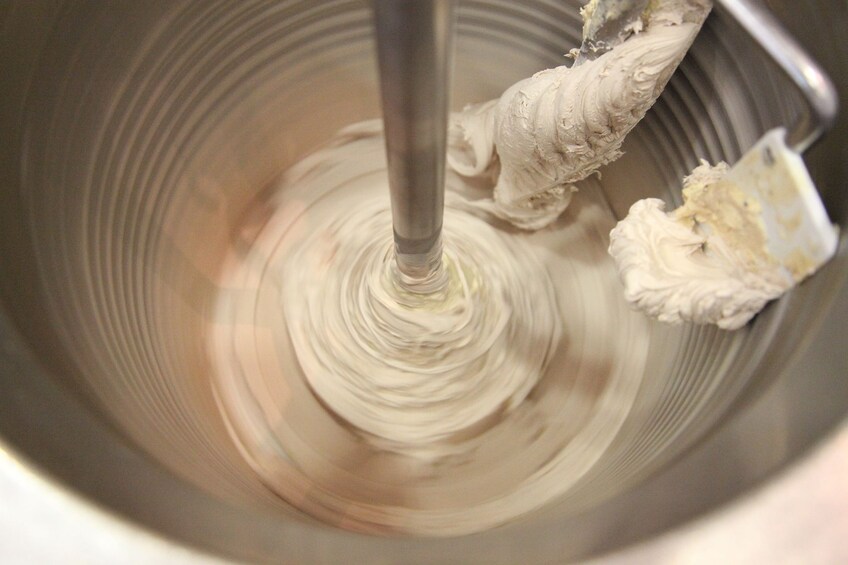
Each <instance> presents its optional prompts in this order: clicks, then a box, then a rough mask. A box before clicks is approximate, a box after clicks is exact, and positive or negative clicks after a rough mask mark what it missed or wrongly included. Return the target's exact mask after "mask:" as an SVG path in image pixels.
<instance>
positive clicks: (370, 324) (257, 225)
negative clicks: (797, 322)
mask: <svg viewBox="0 0 848 565" xmlns="http://www.w3.org/2000/svg"><path fill="white" fill-rule="evenodd" d="M447 190H448V194H447V201H448V205H447V209H446V212H445V233H444V236H445V237H444V249H445V261H446V266H447V268H448V276H449V280H450V284H449V285H448V288H447V289H446V291H445V295H444V296H440V297H424V296H414V295H411V294H409V293H408V292H406V291H404V290H402V289H399V288H398V287H397V286H396V283H395V280H394V278H393V277H392V276H391V270H392V268H393V263H392V261H391V255H390V249H391V238H392V235H391V228H390V214H389V196H388V195H389V192H388V183H387V178H386V162H385V147H384V143H383V138H382V132H381V131H380V124H379V122H366V123H363V124H358V125H356V126H352V127H350V128H347V129H346V130H345V131H343V132H341V133H340V134H339V135H338V136H337V137H336V138H335V139H334V140H333V141H332V142H331V143H330V145H329V146H328V147H326V148H324V149H322V150H320V151H318V152H316V153H314V154H313V155H311V156H309V157H307V158H306V159H303V160H302V161H300V162H299V163H297V164H296V165H295V166H294V167H292V168H291V169H290V170H289V171H288V172H287V173H286V174H285V176H284V178H283V179H282V181H281V182H280V184H279V187H278V190H276V191H275V193H274V195H273V197H272V198H271V200H270V201H269V202H268V203H267V204H265V205H263V206H262V207H260V208H259V209H258V210H257V211H256V215H255V217H251V218H250V219H248V221H246V224H245V233H244V235H243V236H241V237H240V238H239V239H240V240H241V241H247V242H250V245H248V246H245V247H239V248H237V249H234V250H233V253H232V257H231V261H230V262H229V263H228V264H227V265H226V266H225V267H224V270H223V272H222V278H221V280H220V281H219V283H218V284H219V285H220V287H221V288H222V289H223V290H222V291H221V292H220V293H219V300H218V303H217V305H216V315H215V319H216V324H215V326H214V327H213V328H211V336H210V337H211V343H210V352H211V353H212V355H213V361H214V365H215V369H216V370H215V371H214V372H213V374H214V378H215V391H216V397H217V399H218V402H219V403H220V406H221V409H222V410H221V411H222V413H223V414H224V415H225V416H226V419H227V424H228V426H229V429H230V430H231V433H232V436H233V438H234V440H235V441H236V443H237V445H238V446H239V448H240V449H241V450H242V452H243V453H244V456H245V459H246V460H247V461H248V462H249V463H250V464H251V465H252V466H253V468H254V469H255V470H256V472H257V473H258V474H259V476H260V477H261V478H262V479H263V480H264V481H265V482H266V484H268V486H269V487H270V488H272V489H274V490H275V491H276V492H277V493H279V494H280V495H281V496H282V497H283V498H284V499H286V500H287V501H289V502H291V503H292V504H293V505H294V506H296V507H297V508H300V509H302V510H305V511H307V512H308V513H310V514H311V515H314V516H317V517H319V518H321V519H323V520H325V521H328V522H330V523H332V524H336V525H339V526H341V527H344V528H349V529H355V530H362V531H368V532H382V533H386V532H406V533H412V534H416V535H458V534H462V533H469V532H474V531H479V530H483V529H487V528H490V527H494V526H498V525H501V524H504V523H506V522H509V521H511V520H513V519H514V518H516V517H517V516H521V515H522V514H525V513H527V512H530V511H532V510H534V509H537V508H539V507H541V506H542V505H544V504H545V503H547V502H549V501H550V500H552V499H554V498H557V497H568V500H569V504H570V505H579V504H583V503H586V500H591V497H592V496H595V494H593V493H596V491H595V490H593V489H582V490H581V488H582V487H581V485H582V484H583V482H585V481H584V480H583V479H585V478H586V476H587V473H589V472H590V470H591V469H593V467H594V466H595V465H597V464H598V461H599V460H601V459H602V458H603V457H604V455H605V453H606V452H607V451H608V449H609V448H610V446H611V445H612V442H613V440H614V439H615V438H616V437H617V435H618V434H619V431H620V429H621V426H622V425H623V423H624V421H625V419H626V418H627V417H628V414H629V411H630V408H631V406H633V403H634V400H635V398H636V395H637V393H638V392H639V390H640V386H642V384H643V380H642V379H643V375H644V372H645V363H646V359H647V354H648V347H649V344H650V340H651V332H652V330H651V329H650V328H649V326H648V322H647V320H646V319H645V318H644V316H642V315H641V314H639V313H636V312H633V311H632V310H631V309H630V308H629V307H628V305H627V303H626V301H625V300H624V298H623V297H622V295H621V288H620V285H619V282H618V280H617V276H616V271H615V266H614V265H613V263H612V261H610V260H609V258H608V255H607V253H606V246H605V238H606V234H608V233H609V230H610V229H611V228H612V227H613V225H614V224H615V218H614V216H613V215H612V213H611V211H610V210H609V209H608V208H607V207H606V204H605V203H604V200H603V197H602V194H601V192H600V190H598V189H597V188H595V187H594V185H592V184H590V185H587V187H586V188H585V189H584V192H583V193H581V198H580V202H579V204H578V205H575V206H573V207H571V208H570V209H569V210H567V211H566V212H565V214H564V217H563V219H562V220H561V221H560V222H556V223H555V224H553V225H551V226H550V227H549V228H547V229H545V230H540V231H537V232H526V231H520V230H515V229H513V228H510V227H509V226H508V225H505V224H504V223H503V222H499V221H494V222H489V221H487V220H489V219H491V218H487V214H485V213H483V212H480V211H479V210H477V209H476V208H475V207H474V206H473V205H471V204H469V202H473V201H476V200H479V199H480V198H484V197H486V195H487V194H488V195H490V194H491V185H489V186H488V187H482V186H481V183H469V182H467V181H466V180H465V179H464V178H462V177H460V176H458V175H456V174H454V173H449V174H448V179H447Z"/></svg>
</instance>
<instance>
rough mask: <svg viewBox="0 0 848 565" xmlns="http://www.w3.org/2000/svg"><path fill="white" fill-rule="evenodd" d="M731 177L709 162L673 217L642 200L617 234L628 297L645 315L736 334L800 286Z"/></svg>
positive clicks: (613, 247) (692, 179)
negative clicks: (774, 256)
mask: <svg viewBox="0 0 848 565" xmlns="http://www.w3.org/2000/svg"><path fill="white" fill-rule="evenodd" d="M727 171H728V166H727V164H726V163H719V164H718V165H716V166H715V167H711V166H710V165H709V164H707V163H703V164H702V165H701V166H700V167H698V168H696V169H695V170H694V171H692V174H691V175H690V176H688V177H686V179H684V182H683V197H684V201H685V203H684V204H683V206H681V207H680V208H678V209H676V210H674V211H672V212H669V213H666V212H665V203H664V202H663V201H662V200H659V199H657V198H649V199H646V200H640V201H638V202H636V203H635V204H634V205H633V206H632V207H631V209H630V213H629V214H628V215H627V217H626V218H625V219H624V220H622V221H621V222H619V224H618V225H617V226H616V228H615V229H614V230H612V232H611V233H610V248H609V251H610V254H611V255H612V256H613V258H614V259H615V262H616V264H617V265H618V269H619V273H620V276H621V280H622V283H623V284H624V289H625V297H626V298H627V300H628V301H629V302H631V303H632V304H633V305H634V306H635V307H636V308H638V309H639V310H642V311H643V312H645V313H647V314H648V315H650V316H653V317H655V318H657V319H659V320H660V321H663V322H671V323H678V322H681V321H690V322H696V323H710V324H716V325H718V326H719V327H720V328H724V329H728V330H734V329H738V328H740V327H742V326H744V325H745V324H746V323H747V322H748V321H749V320H750V319H751V318H752V317H753V316H754V315H755V314H756V313H757V312H759V311H760V310H762V308H763V306H765V304H766V303H767V302H768V301H769V300H773V299H774V298H777V297H778V296H780V295H781V294H783V293H784V292H785V291H786V290H788V289H789V288H790V287H791V286H792V285H793V284H794V281H793V279H792V277H791V276H788V275H787V274H786V273H784V272H783V271H782V270H781V269H780V266H779V265H777V264H775V263H774V262H773V261H771V260H770V258H769V255H768V252H767V250H766V242H765V232H764V229H763V227H762V225H761V223H762V221H761V220H760V217H759V212H760V211H759V208H758V203H757V202H756V201H754V200H752V199H751V198H749V197H746V196H745V195H744V194H743V193H741V191H739V189H738V188H736V187H735V186H734V185H733V184H731V183H729V182H724V177H725V175H726V174H727ZM706 226H709V228H707V227H706Z"/></svg>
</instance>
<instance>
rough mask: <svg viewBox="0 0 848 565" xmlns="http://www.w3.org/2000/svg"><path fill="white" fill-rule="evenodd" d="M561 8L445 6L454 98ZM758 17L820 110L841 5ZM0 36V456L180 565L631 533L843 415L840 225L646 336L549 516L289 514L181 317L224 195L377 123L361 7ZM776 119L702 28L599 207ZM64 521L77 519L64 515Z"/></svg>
mask: <svg viewBox="0 0 848 565" xmlns="http://www.w3.org/2000/svg"><path fill="white" fill-rule="evenodd" d="M578 4H579V2H576V1H575V2H558V1H544V0H539V1H527V2H520V3H517V2H510V1H506V0H489V1H482V0H468V1H466V2H463V3H462V4H461V8H460V21H459V24H458V32H459V36H458V38H457V58H456V65H457V68H456V71H455V73H454V77H455V78H454V83H455V84H454V106H455V107H461V106H462V105H463V104H465V103H468V102H474V101H482V100H486V99H489V98H492V97H494V96H496V95H498V94H499V93H500V92H501V91H502V90H503V89H504V88H505V87H506V86H508V85H509V84H511V83H512V82H513V81H515V80H517V79H519V78H522V77H524V76H526V75H528V74H530V73H532V72H534V71H537V70H539V69H542V68H546V67H550V66H552V65H556V64H561V63H562V62H563V59H562V53H564V52H566V51H567V50H568V49H569V48H571V47H573V46H574V45H576V44H577V42H578V37H579V29H580V26H579V22H578V16H577V10H576V6H577V5H578ZM768 5H769V6H770V7H771V8H772V9H773V10H774V11H775V12H776V14H777V15H778V16H779V17H780V18H781V19H782V20H783V21H784V23H785V25H786V26H787V28H789V30H790V31H791V32H792V33H794V34H795V35H796V37H798V38H799V40H800V41H801V43H802V44H804V45H805V46H806V47H807V48H808V49H809V50H810V51H811V52H812V53H813V54H814V55H815V57H816V58H817V59H818V60H819V61H820V62H821V63H822V64H823V66H824V67H825V68H826V69H827V70H828V71H829V73H830V75H831V76H832V77H833V78H834V79H835V80H836V81H837V82H838V87H839V89H840V92H841V94H842V95H843V96H844V94H845V92H846V89H848V42H846V41H845V38H844V30H845V29H848V7H846V5H845V4H844V3H834V2H829V1H827V0H819V1H813V0H805V1H797V0H796V1H793V2H789V1H777V0H774V1H770V2H768ZM799 13H800V14H803V18H799V17H796V14H799ZM0 22H1V23H2V28H0V47H2V48H0V77H2V81H3V88H2V89H0V131H3V134H4V139H5V142H4V143H3V146H2V150H0V203H1V204H0V300H1V301H2V309H0V455H2V456H3V457H2V459H3V460H4V461H5V462H7V463H8V462H9V461H14V462H16V464H19V465H23V466H24V467H25V468H27V469H30V470H32V471H33V472H34V473H35V475H33V478H32V480H33V481H36V479H35V476H36V475H37V476H40V477H41V479H39V481H41V480H46V482H43V483H41V482H35V483H33V484H43V485H48V484H50V485H53V487H55V486H56V485H58V486H60V487H61V488H67V489H70V491H71V492H73V493H76V494H78V495H80V496H81V497H83V499H84V500H85V501H86V502H85V504H89V503H90V504H93V505H95V506H96V507H99V508H101V509H105V510H106V511H107V512H108V514H107V518H108V520H111V521H115V522H126V523H128V524H129V527H130V528H131V529H138V530H139V531H142V530H150V531H154V532H156V533H157V535H163V536H165V537H167V538H170V539H172V540H174V541H175V542H176V543H178V544H181V545H184V546H186V547H189V548H194V549H191V550H190V551H191V552H194V551H199V552H201V553H199V555H217V556H219V557H228V558H236V559H240V560H256V561H276V562H284V561H285V562H313V561H323V562H330V563H333V562H340V561H341V560H342V559H344V560H345V561H353V562H377V561H386V562H390V561H403V562H434V561H448V562H485V563H498V562H506V563H510V562H511V563H514V562H550V561H560V560H566V559H577V558H586V557H589V556H597V555H600V554H602V553H604V552H607V551H610V550H614V549H620V548H623V547H626V546H627V545H628V544H631V543H633V542H636V541H639V540H646V539H650V538H652V537H653V536H656V535H658V534H660V533H662V532H664V531H667V530H668V529H669V528H672V527H674V526H676V525H679V524H681V523H683V522H685V521H686V520H688V519H690V518H692V517H694V516H698V515H701V514H703V513H704V512H706V511H708V510H711V509H714V508H716V507H718V506H720V505H722V504H723V503H726V502H727V501H729V500H731V499H732V498H734V497H737V496H739V495H740V494H742V493H744V492H746V491H748V490H749V489H751V488H752V487H754V486H756V485H760V484H763V483H764V482H766V481H768V480H769V479H770V478H771V477H772V476H774V474H775V473H776V472H777V471H778V470H781V469H783V468H786V467H787V466H789V465H790V464H791V463H793V462H795V461H798V460H800V459H803V458H804V457H805V455H806V454H807V453H808V451H809V450H810V449H811V447H812V446H814V445H817V444H819V445H824V446H825V447H824V448H823V449H826V448H827V446H828V445H835V444H834V443H833V442H834V441H836V440H832V439H831V440H827V439H824V438H826V437H827V436H828V434H829V433H830V432H831V431H832V430H834V429H835V428H836V427H837V426H838V425H839V424H840V422H843V421H844V419H845V414H846V410H847V409H848V379H846V367H847V366H848V361H846V359H848V356H846V355H845V349H846V345H848V340H846V337H845V333H844V332H843V330H842V328H841V323H842V320H844V319H845V315H846V313H848V286H846V284H845V274H846V265H847V264H848V257H847V256H846V250H845V243H846V242H845V239H846V236H845V235H843V237H842V241H841V245H840V250H839V253H838V256H837V257H836V258H835V259H834V260H833V261H832V262H831V263H830V264H828V265H827V266H826V267H824V268H823V269H822V270H821V272H820V273H819V274H817V275H816V276H815V277H813V278H812V279H810V280H808V281H807V282H805V283H804V284H803V285H802V286H801V287H800V288H797V289H795V290H794V291H793V292H792V293H790V294H789V295H788V296H786V297H784V298H783V299H781V300H780V301H778V302H777V303H774V304H772V305H771V306H769V307H768V309H767V310H766V311H765V312H764V313H762V314H761V315H760V316H758V318H757V319H756V320H755V322H754V323H753V324H752V325H751V327H750V328H748V329H746V330H743V331H741V332H738V333H733V334H730V333H725V332H720V331H717V330H715V329H712V328H702V327H682V328H662V327H656V328H655V329H654V330H653V331H654V332H655V333H656V336H658V337H656V336H655V339H654V340H653V341H652V349H651V354H650V360H649V363H648V369H647V371H648V372H650V374H651V375H654V377H655V378H653V379H652V380H650V381H649V382H650V383H653V384H651V385H650V386H645V387H643V389H642V390H640V393H639V396H638V398H637V400H636V403H635V404H634V407H633V409H632V410H631V412H630V414H629V415H628V419H627V421H626V422H625V424H624V426H623V427H622V431H621V432H620V434H619V436H618V437H617V438H616V440H615V443H614V444H613V446H611V448H610V450H609V452H608V453H607V455H605V459H604V460H603V461H601V463H600V464H599V465H598V466H596V468H595V470H594V471H593V473H590V474H589V475H588V476H587V477H586V479H585V480H584V481H583V483H582V484H581V490H580V492H581V493H583V494H581V496H580V497H579V498H577V499H575V500H576V501H575V500H573V501H570V502H569V501H567V500H565V501H560V502H559V503H557V502H556V501H555V502H554V503H552V504H551V505H550V506H548V507H546V508H544V509H543V510H541V511H539V512H537V513H535V514H533V515H532V516H530V517H527V518H526V519H522V520H520V521H517V522H516V523H513V524H510V525H507V526H504V527H501V528H498V529H496V530H492V531H487V532H482V533H479V534H475V535H471V536H464V537H456V538H448V539H413V538H409V537H395V538H392V537H371V536H365V535H358V534H353V533H350V532H345V531H341V530H338V529H335V528H332V527H330V526H327V525H324V524H321V523H317V522H316V521H315V520H314V519H311V518H309V517H307V516H304V515H302V514H301V513H300V512H298V511H296V510H295V509H293V508H291V507H289V506H288V505H286V504H285V503H283V502H282V501H281V500H279V499H278V498H277V497H276V496H274V495H273V494H272V493H271V492H270V491H269V490H268V489H267V488H266V487H265V486H264V485H263V484H262V483H261V482H260V481H259V480H258V479H257V478H256V476H255V475H254V474H253V473H252V471H251V470H250V468H249V467H248V466H247V465H246V464H245V462H244V461H243V460H242V458H241V456H240V454H239V452H238V450H237V449H236V448H235V446H234V445H233V444H232V442H231V441H230V439H229V436H228V434H227V430H226V428H225V425H224V423H223V421H222V418H221V416H220V414H219V413H218V411H217V408H216V404H215V402H214V398H213V395H212V391H211V387H210V386H209V378H208V377H209V371H210V370H211V368H210V364H209V361H208V356H207V354H206V351H205V349H204V327H206V326H207V325H208V324H209V323H214V320H210V316H211V307H210V304H211V302H212V301H213V299H214V297H215V295H216V292H217V291H218V290H220V289H217V288H215V285H214V283H213V281H214V280H215V274H216V272H217V269H218V268H219V266H220V261H221V259H222V257H223V255H224V253H225V252H226V251H227V250H228V249H233V248H234V247H235V248H237V247H238V246H246V245H249V244H250V237H251V233H252V232H251V227H252V226H256V225H258V224H259V223H261V218H256V217H254V216H253V215H252V211H253V210H254V209H255V208H254V207H253V205H252V204H253V203H254V202H255V201H256V200H257V199H258V198H261V197H262V195H263V194H264V193H265V192H266V189H267V187H268V186H269V184H270V183H272V182H273V180H274V179H275V178H276V176H277V175H279V173H280V172H281V171H282V170H284V169H285V167H286V166H287V165H289V164H290V163H292V162H294V161H296V160H297V159H298V158H299V157H301V156H303V155H305V154H307V153H308V152H309V151H310V150H313V149H314V148H316V147H317V146H319V145H320V144H321V143H322V141H324V140H326V139H328V138H329V136H330V135H331V134H332V133H333V132H334V131H336V130H337V129H338V128H340V127H342V126H344V125H347V124H350V123H352V122H355V121H358V120H361V119H364V118H370V117H375V116H378V115H379V108H378V100H377V90H376V88H377V81H376V77H375V63H374V54H373V43H372V37H371V22H370V18H369V12H368V10H367V7H366V6H365V5H364V4H363V3H361V2H359V1H349V0H335V1H321V2H318V1H316V2H284V1H279V2H270V1H264V2H262V1H258V2H257V1H242V2H233V1H230V0H204V1H196V2H190V1H178V2H174V1H171V0H146V1H145V2H130V1H127V2H106V1H100V2H97V1H86V0H67V1H65V2H51V1H29V0H21V1H13V0H7V1H5V2H3V3H2V4H0ZM799 108H800V103H799V101H798V99H797V97H796V96H794V94H793V93H792V90H791V88H790V87H789V85H788V83H787V82H786V80H785V78H784V77H783V76H782V75H781V74H780V73H779V72H778V71H777V70H775V69H774V68H773V66H772V65H771V63H770V62H769V60H768V58H767V57H765V56H764V55H763V54H762V53H761V52H760V51H759V50H758V49H756V48H755V47H754V45H753V43H752V42H751V40H750V39H749V38H748V37H747V36H746V34H745V33H744V32H743V31H742V30H740V29H739V28H738V26H736V25H735V24H734V23H733V22H732V21H730V20H729V19H728V18H727V17H723V16H722V14H720V13H718V14H714V15H713V16H712V17H711V18H710V20H709V21H708V24H707V26H706V27H705V29H704V31H703V33H702V34H701V36H699V38H698V40H697V42H696V44H695V46H694V47H693V49H692V51H691V52H690V55H689V56H688V57H687V59H686V60H685V61H684V63H683V65H682V66H681V69H680V72H678V73H677V74H676V75H675V77H674V79H673V80H672V82H671V84H670V86H669V88H668V89H667V91H666V92H665V93H664V95H663V97H662V99H661V100H660V102H659V103H658V104H657V105H656V107H655V108H654V109H653V110H652V111H651V112H650V113H649V116H648V117H647V118H646V119H645V121H644V122H643V123H642V124H640V126H639V127H638V128H637V130H635V131H634V132H633V134H632V135H631V137H630V138H629V140H628V142H627V144H626V146H625V150H626V155H625V157H624V158H622V159H621V160H620V161H618V162H616V163H615V164H614V165H612V166H611V167H609V168H608V169H607V170H606V171H605V172H604V176H603V179H601V181H600V183H601V187H602V189H603V190H605V194H606V197H607V199H608V201H609V204H610V207H611V208H612V210H613V211H614V212H616V213H617V214H619V215H621V214H623V213H624V211H626V209H627V206H628V205H629V203H630V202H632V201H633V200H634V199H636V198H638V197H644V196H649V195H656V196H661V197H664V198H666V199H667V200H669V201H675V200H678V199H679V191H678V188H677V187H678V185H679V179H680V178H681V176H682V175H683V174H684V173H685V172H686V171H688V170H689V169H691V168H692V167H693V166H694V165H695V164H696V163H697V159H698V158H700V157H705V158H709V159H712V160H717V159H720V158H725V159H727V160H729V161H733V160H735V159H736V158H738V157H739V155H740V154H741V152H742V151H744V149H745V148H747V147H748V146H750V145H751V144H752V143H753V142H754V141H755V140H756V139H757V138H758V137H759V135H760V134H761V133H763V132H764V131H766V130H767V129H769V128H770V127H772V126H775V125H781V124H786V123H790V122H792V121H793V119H794V117H795V116H796V115H797V114H798V112H799ZM846 128H848V121H846V119H845V118H842V119H840V120H839V122H838V124H837V126H836V128H835V130H834V131H832V132H831V133H830V134H829V136H828V137H826V138H825V139H824V140H823V141H822V142H821V143H819V144H818V145H817V146H815V147H814V148H813V149H812V150H810V151H809V152H808V154H807V155H806V160H807V163H808V165H809V168H810V170H811V173H812V176H813V178H814V179H815V181H816V183H817V184H818V187H819V190H820V191H821V193H822V195H823V197H824V200H825V203H826V205H827V208H828V211H829V213H830V215H831V218H832V219H833V220H834V221H835V222H838V223H840V224H842V225H843V226H844V225H846V224H848V222H846V217H847V216H848V198H846V192H845V190H844V185H845V183H846V182H848V154H846V151H848V150H846V148H845V144H844V139H845V133H846ZM593 182H594V181H593ZM842 433H845V432H842ZM831 478H832V477H828V476H824V477H822V480H829V479H831ZM793 484H794V483H793ZM38 488H47V487H46V486H44V487H38ZM842 488H843V489H845V488H848V487H846V486H844V485H843V486H842ZM17 500H18V502H17V503H16V504H19V505H20V510H21V511H23V508H24V506H25V505H26V499H17ZM752 504H753V503H752ZM7 511H8V509H7ZM12 511H14V509H12ZM69 511H70V510H69ZM108 520H107V521H108ZM96 524H101V523H100V522H97V523H96ZM89 526H90V527H102V526H100V525H97V526H95V522H87V521H86V520H85V519H83V518H80V522H79V527H80V531H81V532H82V531H85V529H86V527H89ZM31 527H32V528H38V527H39V525H38V524H32V525H31ZM45 527H46V526H45ZM189 554H193V553H189Z"/></svg>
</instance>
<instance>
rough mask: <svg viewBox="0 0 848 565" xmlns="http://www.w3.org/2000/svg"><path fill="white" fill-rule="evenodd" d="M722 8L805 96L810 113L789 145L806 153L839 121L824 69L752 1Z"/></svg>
mask: <svg viewBox="0 0 848 565" xmlns="http://www.w3.org/2000/svg"><path fill="white" fill-rule="evenodd" d="M719 4H720V5H721V8H722V9H724V10H725V11H726V13H727V14H728V15H729V16H731V17H733V18H734V19H735V20H736V21H737V22H738V23H739V25H741V26H742V27H743V28H744V29H745V31H746V32H748V33H749V34H750V35H751V37H752V38H753V39H754V40H755V41H756V42H757V43H758V44H759V45H760V47H762V48H763V50H764V51H765V52H766V53H768V54H769V56H770V57H771V58H772V60H773V61H774V62H775V64H776V65H778V66H779V67H780V68H781V69H782V70H783V72H785V73H786V76H787V78H788V79H789V80H790V81H791V82H792V83H793V84H794V85H795V87H796V88H797V89H798V90H799V91H800V93H801V95H802V96H804V98H805V100H806V102H807V106H808V110H807V112H806V113H804V114H803V115H802V116H801V117H800V118H798V119H797V120H796V121H795V123H794V124H789V125H790V126H791V127H790V129H789V133H788V134H787V142H788V143H789V145H790V146H791V147H792V148H793V149H795V151H797V152H798V153H803V152H804V151H806V150H807V148H809V147H810V145H812V144H813V143H814V142H815V141H817V140H818V139H819V138H820V137H821V136H822V135H823V134H824V133H825V132H826V131H827V130H829V129H830V128H831V127H832V126H833V124H834V122H835V121H836V116H837V112H838V110H839V96H838V95H837V93H836V87H834V86H833V83H832V82H831V80H830V78H829V77H828V76H827V74H826V73H825V72H824V70H823V69H822V68H821V67H820V66H819V65H818V63H816V62H815V61H814V60H813V59H812V58H811V57H810V56H809V55H808V54H807V53H806V52H804V49H803V48H802V47H801V46H800V45H798V43H797V42H796V41H795V40H794V39H793V38H792V36H790V35H789V34H788V33H786V31H784V29H783V27H782V26H781V25H780V22H778V21H777V20H775V18H774V17H773V16H772V15H771V13H770V12H769V11H768V10H766V9H763V8H762V7H761V6H760V5H759V4H758V3H757V2H753V1H752V0H719Z"/></svg>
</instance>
